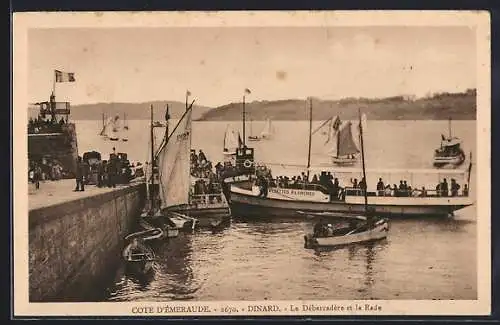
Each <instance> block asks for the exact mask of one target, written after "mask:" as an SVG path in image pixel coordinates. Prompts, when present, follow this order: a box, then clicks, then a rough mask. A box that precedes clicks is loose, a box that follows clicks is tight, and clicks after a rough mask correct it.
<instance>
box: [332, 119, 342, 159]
mask: <svg viewBox="0 0 500 325" xmlns="http://www.w3.org/2000/svg"><path fill="white" fill-rule="evenodd" d="M332 127H333V125H332ZM339 133H340V125H339V131H337V158H338V157H339V147H340V136H339Z"/></svg>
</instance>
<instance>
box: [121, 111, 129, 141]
mask: <svg viewBox="0 0 500 325" xmlns="http://www.w3.org/2000/svg"><path fill="white" fill-rule="evenodd" d="M121 134H122V141H123V142H127V141H128V121H127V114H125V113H123V130H122V132H121Z"/></svg>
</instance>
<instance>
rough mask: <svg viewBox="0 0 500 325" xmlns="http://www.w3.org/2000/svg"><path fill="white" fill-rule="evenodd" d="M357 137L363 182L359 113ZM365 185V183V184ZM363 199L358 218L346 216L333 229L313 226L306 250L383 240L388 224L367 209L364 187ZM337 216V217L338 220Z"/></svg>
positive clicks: (366, 193)
mask: <svg viewBox="0 0 500 325" xmlns="http://www.w3.org/2000/svg"><path fill="white" fill-rule="evenodd" d="M359 137H360V144H361V159H362V166H363V180H366V169H365V154H364V146H363V126H362V123H361V112H360V113H359ZM365 185H366V182H365ZM361 191H362V192H363V198H364V213H363V215H359V216H352V215H347V218H348V219H349V221H350V222H349V223H348V224H347V225H341V226H340V227H337V228H333V226H332V225H331V224H325V223H324V222H323V221H320V222H318V223H316V224H315V226H314V231H313V233H309V234H307V235H305V236H304V241H305V243H304V246H305V247H306V248H315V247H332V246H343V245H348V244H354V243H364V242H372V241H375V240H380V239H384V238H386V237H387V234H388V232H389V222H388V220H387V219H385V218H379V217H377V216H375V215H374V214H373V212H372V211H370V210H369V208H368V191H367V190H366V186H364V188H362V189H361ZM338 217H339V216H337V218H338Z"/></svg>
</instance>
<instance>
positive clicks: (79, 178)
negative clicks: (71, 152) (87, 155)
mask: <svg viewBox="0 0 500 325" xmlns="http://www.w3.org/2000/svg"><path fill="white" fill-rule="evenodd" d="M85 171H86V170H85V165H84V163H83V162H82V157H80V156H78V159H77V160H76V188H75V192H78V191H81V192H83V191H85V186H84V184H83V178H84V176H85Z"/></svg>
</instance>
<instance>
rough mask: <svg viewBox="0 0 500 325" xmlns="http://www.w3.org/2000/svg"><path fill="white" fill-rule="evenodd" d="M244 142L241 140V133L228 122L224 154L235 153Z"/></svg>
mask: <svg viewBox="0 0 500 325" xmlns="http://www.w3.org/2000/svg"><path fill="white" fill-rule="evenodd" d="M242 144H243V141H242V140H241V136H240V133H239V132H238V131H236V130H234V129H233V127H232V126H231V125H229V124H228V125H227V126H226V131H225V132H224V145H223V154H224V155H235V154H236V151H237V150H238V148H241V147H242Z"/></svg>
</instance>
